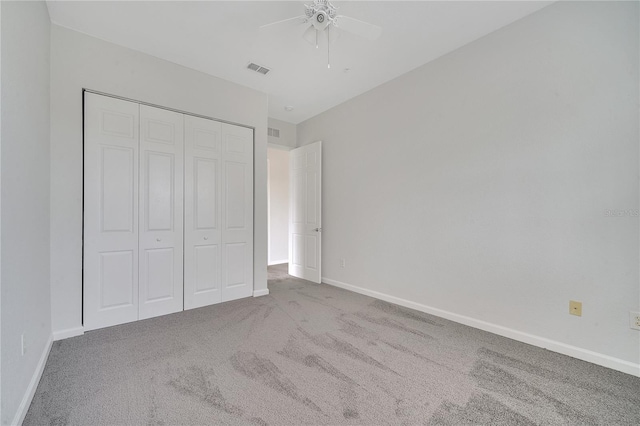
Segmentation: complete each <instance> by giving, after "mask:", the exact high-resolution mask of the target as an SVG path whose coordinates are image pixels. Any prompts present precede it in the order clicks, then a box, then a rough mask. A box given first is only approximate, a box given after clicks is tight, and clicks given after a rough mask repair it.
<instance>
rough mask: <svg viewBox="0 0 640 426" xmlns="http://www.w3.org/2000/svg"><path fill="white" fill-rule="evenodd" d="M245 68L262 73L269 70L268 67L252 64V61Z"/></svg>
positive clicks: (264, 73)
mask: <svg viewBox="0 0 640 426" xmlns="http://www.w3.org/2000/svg"><path fill="white" fill-rule="evenodd" d="M247 68H248V69H250V70H251V71H255V72H258V73H260V74H262V75H266V74H267V73H268V72H269V71H271V70H270V69H269V68H267V67H263V66H260V65H258V64H254V63H253V62H251V63H250V64H249V65H247Z"/></svg>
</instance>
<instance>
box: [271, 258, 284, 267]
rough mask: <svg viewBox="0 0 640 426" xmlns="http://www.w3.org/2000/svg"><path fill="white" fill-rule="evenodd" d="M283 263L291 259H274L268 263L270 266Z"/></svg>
mask: <svg viewBox="0 0 640 426" xmlns="http://www.w3.org/2000/svg"><path fill="white" fill-rule="evenodd" d="M283 263H289V259H283V260H272V261H271V262H269V263H268V265H269V266H273V265H282V264H283Z"/></svg>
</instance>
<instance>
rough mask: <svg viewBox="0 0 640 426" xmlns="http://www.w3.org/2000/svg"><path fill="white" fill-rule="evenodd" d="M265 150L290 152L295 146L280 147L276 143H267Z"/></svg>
mask: <svg viewBox="0 0 640 426" xmlns="http://www.w3.org/2000/svg"><path fill="white" fill-rule="evenodd" d="M267 148H273V149H279V150H280V151H291V150H292V149H295V146H289V145H280V144H278V143H273V142H267Z"/></svg>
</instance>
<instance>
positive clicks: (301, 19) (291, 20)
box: [260, 15, 307, 29]
mask: <svg viewBox="0 0 640 426" xmlns="http://www.w3.org/2000/svg"><path fill="white" fill-rule="evenodd" d="M306 19H307V17H306V16H305V15H300V16H294V17H293V18H287V19H283V20H282V21H276V22H272V23H270V24H266V25H262V26H261V27H260V29H263V28H269V27H272V26H275V25H280V24H286V23H289V24H292V25H295V24H302V23H304V22H305V21H306Z"/></svg>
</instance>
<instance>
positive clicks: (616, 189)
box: [298, 2, 640, 369]
mask: <svg viewBox="0 0 640 426" xmlns="http://www.w3.org/2000/svg"><path fill="white" fill-rule="evenodd" d="M638 18H639V16H638V3H637V2H561V3H557V4H555V5H552V6H549V7H547V8H545V9H543V10H541V11H539V12H537V13H535V14H533V15H531V16H528V17H526V18H524V19H522V20H520V21H518V22H516V23H514V24H512V25H510V26H508V27H505V28H503V29H501V30H499V31H497V32H494V33H492V34H490V35H488V36H486V37H484V38H482V39H480V40H478V41H476V42H474V43H471V44H469V45H467V46H465V47H463V48H461V49H459V50H457V51H455V52H453V53H451V54H448V55H446V56H444V57H442V58H440V59H437V60H435V61H433V62H431V63H429V64H427V65H425V66H422V67H420V68H418V69H416V70H414V71H412V72H410V73H408V74H406V75H404V76H402V77H400V78H397V79H395V80H393V81H391V82H389V83H387V84H384V85H382V86H380V87H378V88H376V89H373V90H371V91H370V92H368V93H365V94H363V95H361V96H359V97H357V98H355V99H352V100H350V101H348V102H345V103H344V104H342V105H339V106H338V107H335V108H333V109H331V110H329V111H327V112H325V113H323V114H320V115H318V116H316V117H314V118H312V119H310V120H308V121H305V122H303V123H301V124H299V125H298V139H299V141H300V142H301V144H302V145H304V144H306V143H310V142H312V141H315V140H322V141H323V146H324V152H323V166H324V170H323V184H322V185H323V213H322V215H323V237H324V238H323V252H322V255H323V268H324V271H323V275H324V276H325V277H326V278H329V279H333V280H336V281H340V282H343V283H347V284H351V285H354V286H358V287H361V288H364V289H366V290H370V291H377V292H381V293H384V294H388V295H392V296H395V297H399V298H402V299H405V300H409V301H414V302H417V303H420V304H423V305H427V306H430V307H434V308H437V309H441V310H444V311H447V312H450V313H454V314H457V315H461V316H465V317H470V318H472V319H474V320H478V321H485V322H488V323H492V324H494V325H497V326H502V327H506V328H508V329H510V330H516V331H518V332H521V333H525V334H528V335H533V336H538V337H541V338H543V339H551V340H553V341H556V342H561V344H565V345H572V346H574V347H577V348H581V349H584V350H587V351H595V352H596V353H599V354H604V355H605V356H610V357H614V358H616V359H618V360H623V361H626V362H628V363H636V364H637V363H639V362H640V333H639V332H638V331H635V330H631V329H630V328H629V311H630V310H639V309H638V308H639V307H640V289H639V282H640V280H639V273H638V259H639V248H638V235H639V224H638V217H637V216H634V214H633V211H634V210H635V211H636V212H637V209H638V208H639V185H638V173H639V167H638V154H639V152H638V151H639V149H638V145H639V143H638V141H639V130H638V118H639V115H638V105H639V104H640V102H639V95H638V94H639V85H638V81H639V75H638V61H639V58H638V52H639V45H638V40H639V31H638V22H639V19H638ZM627 209H630V210H632V212H631V214H628V213H626V211H627ZM608 210H616V211H617V212H622V213H619V214H621V216H619V217H618V216H616V217H608V216H607V211H608ZM340 258H344V259H346V267H345V268H344V269H342V268H340V267H339V259H340ZM570 299H574V300H578V301H581V302H582V303H583V316H582V317H576V316H571V315H569V313H568V305H569V300H570ZM541 341H542V340H540V339H538V343H540V342H541ZM584 353H587V352H584ZM636 369H637V367H636Z"/></svg>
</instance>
